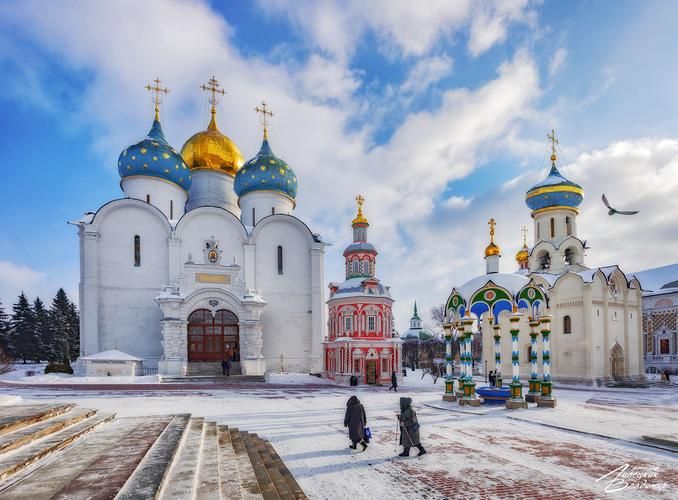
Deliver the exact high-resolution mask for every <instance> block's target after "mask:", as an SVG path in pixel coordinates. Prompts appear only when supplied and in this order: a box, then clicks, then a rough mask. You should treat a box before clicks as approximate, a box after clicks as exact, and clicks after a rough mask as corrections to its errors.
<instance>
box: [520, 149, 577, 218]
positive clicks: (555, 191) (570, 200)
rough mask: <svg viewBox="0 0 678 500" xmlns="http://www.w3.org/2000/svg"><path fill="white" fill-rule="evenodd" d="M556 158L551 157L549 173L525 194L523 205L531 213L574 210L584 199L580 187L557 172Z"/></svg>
mask: <svg viewBox="0 0 678 500" xmlns="http://www.w3.org/2000/svg"><path fill="white" fill-rule="evenodd" d="M555 160H556V157H555V155H553V156H552V157H551V171H550V172H549V175H548V176H547V177H546V179H544V180H543V181H541V182H538V183H537V184H535V185H534V186H532V187H531V188H530V189H529V190H528V191H527V193H526V194H525V203H526V204H527V206H528V207H530V208H531V209H532V211H537V210H545V209H549V208H550V209H555V208H561V207H562V208H571V209H576V208H577V207H578V206H579V205H580V204H581V202H582V200H583V199H584V190H583V189H582V187H581V186H580V185H579V184H577V183H575V182H572V181H570V180H568V179H566V178H565V177H563V175H562V174H561V173H560V172H559V171H558V168H557V167H556V161H555Z"/></svg>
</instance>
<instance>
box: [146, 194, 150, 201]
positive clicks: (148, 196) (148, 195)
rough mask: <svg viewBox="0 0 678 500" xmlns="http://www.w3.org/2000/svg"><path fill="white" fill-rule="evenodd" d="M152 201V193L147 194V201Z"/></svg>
mask: <svg viewBox="0 0 678 500" xmlns="http://www.w3.org/2000/svg"><path fill="white" fill-rule="evenodd" d="M150 202H151V195H150V194H147V195H146V203H150Z"/></svg>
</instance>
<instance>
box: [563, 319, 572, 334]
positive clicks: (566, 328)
mask: <svg viewBox="0 0 678 500" xmlns="http://www.w3.org/2000/svg"><path fill="white" fill-rule="evenodd" d="M563 333H572V320H571V319H570V317H569V316H564V317H563Z"/></svg>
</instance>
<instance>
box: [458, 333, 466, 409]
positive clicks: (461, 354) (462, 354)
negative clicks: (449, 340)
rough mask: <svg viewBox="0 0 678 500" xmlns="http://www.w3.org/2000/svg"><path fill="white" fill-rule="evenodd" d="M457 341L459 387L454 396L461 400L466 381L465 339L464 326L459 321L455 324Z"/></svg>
mask: <svg viewBox="0 0 678 500" xmlns="http://www.w3.org/2000/svg"><path fill="white" fill-rule="evenodd" d="M457 340H458V342H459V363H460V367H459V387H458V388H457V392H456V395H457V397H459V398H461V397H462V396H463V395H464V381H465V380H466V354H465V350H466V349H465V345H466V344H465V343H466V338H465V337H464V324H463V323H462V322H461V320H459V321H458V322H457Z"/></svg>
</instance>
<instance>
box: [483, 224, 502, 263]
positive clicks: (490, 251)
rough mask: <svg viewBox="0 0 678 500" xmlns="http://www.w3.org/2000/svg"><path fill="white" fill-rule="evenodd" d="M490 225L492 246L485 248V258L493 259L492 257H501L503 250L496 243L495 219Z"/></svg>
mask: <svg viewBox="0 0 678 500" xmlns="http://www.w3.org/2000/svg"><path fill="white" fill-rule="evenodd" d="M488 224H489V225H490V244H489V245H487V247H485V257H491V256H492V255H499V256H500V257H501V248H499V245H497V244H496V243H495V242H494V226H495V225H496V222H495V221H494V219H490V220H489V222H488Z"/></svg>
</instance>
